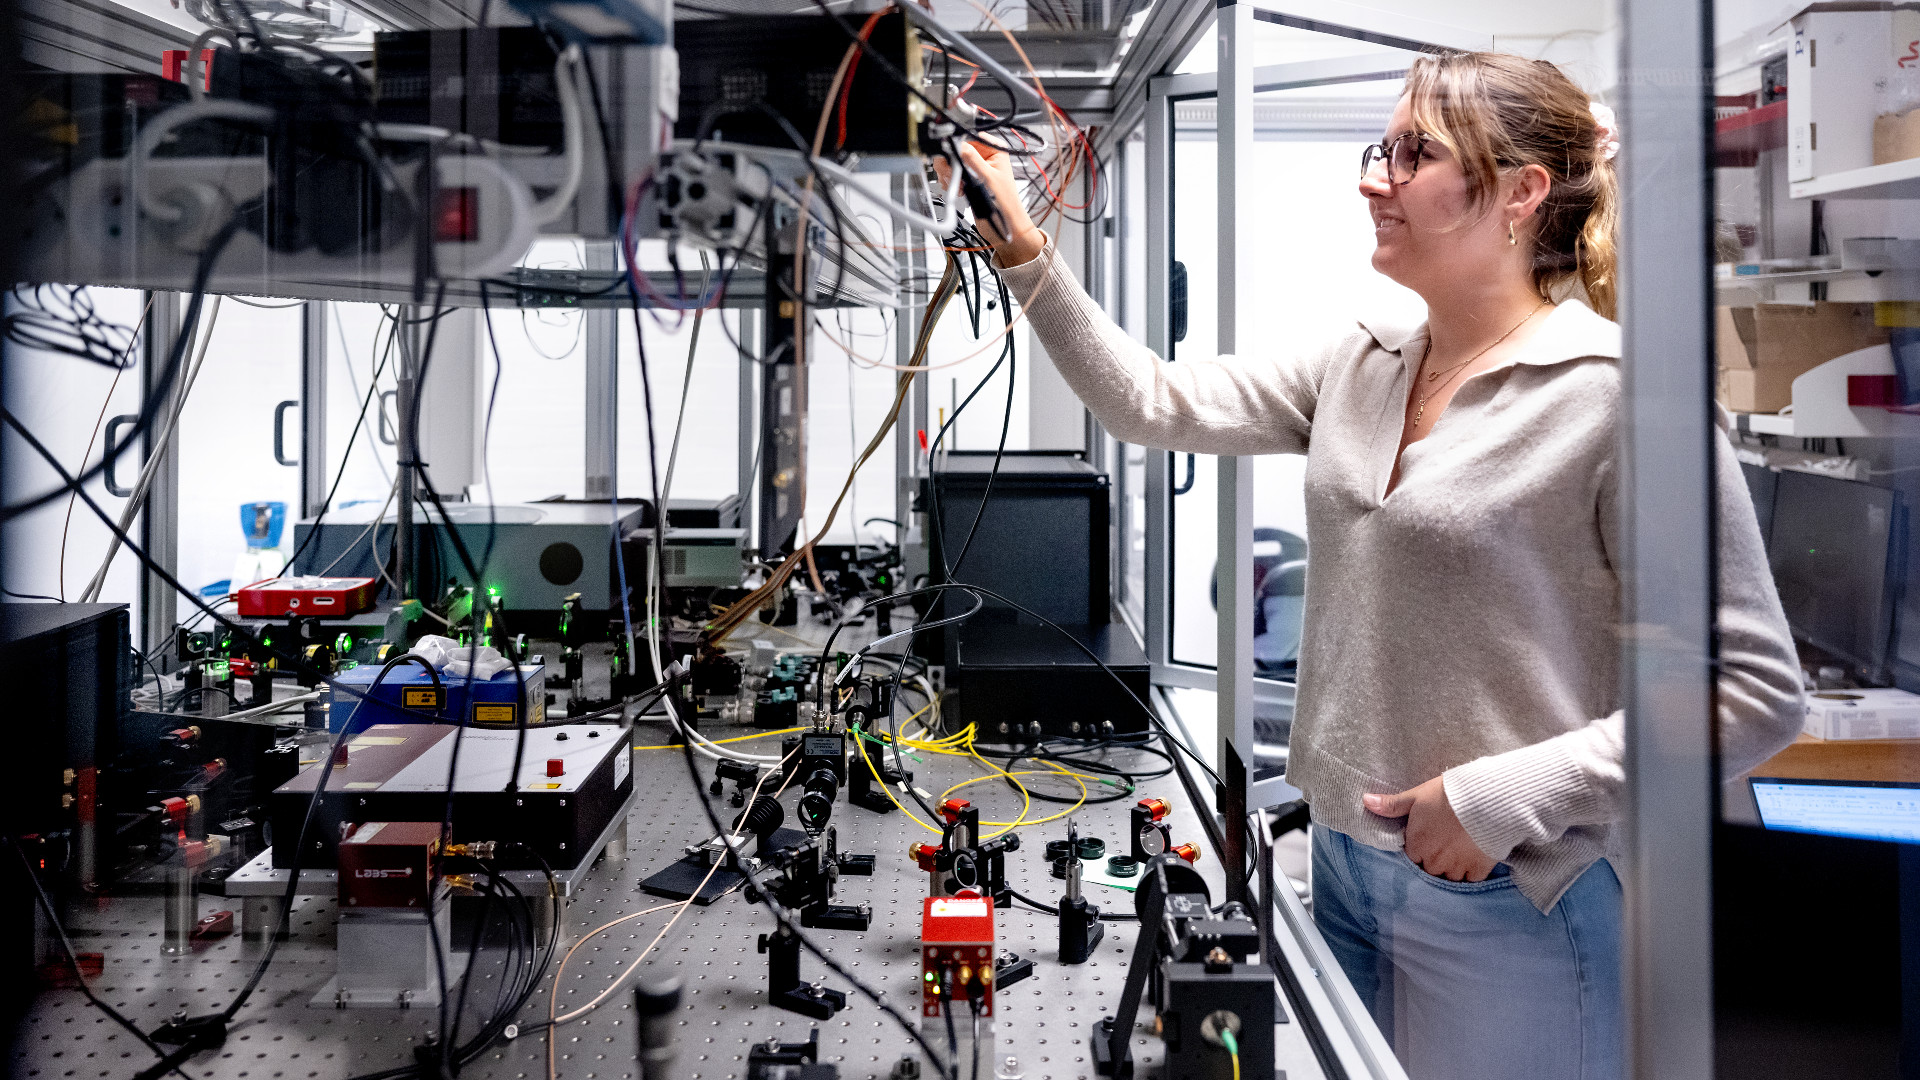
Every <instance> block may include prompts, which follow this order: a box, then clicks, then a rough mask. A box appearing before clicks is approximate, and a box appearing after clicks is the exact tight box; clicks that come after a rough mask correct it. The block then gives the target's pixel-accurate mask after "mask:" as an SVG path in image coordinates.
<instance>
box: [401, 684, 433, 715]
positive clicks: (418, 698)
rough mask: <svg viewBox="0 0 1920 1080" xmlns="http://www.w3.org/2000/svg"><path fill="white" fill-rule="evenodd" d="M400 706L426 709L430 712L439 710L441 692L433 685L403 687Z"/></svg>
mask: <svg viewBox="0 0 1920 1080" xmlns="http://www.w3.org/2000/svg"><path fill="white" fill-rule="evenodd" d="M400 707H401V708H403V709H426V710H428V711H429V712H437V711H439V709H440V692H439V691H438V690H435V689H434V688H433V687H431V686H405V687H401V688H400Z"/></svg>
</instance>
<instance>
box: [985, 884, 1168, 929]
mask: <svg viewBox="0 0 1920 1080" xmlns="http://www.w3.org/2000/svg"><path fill="white" fill-rule="evenodd" d="M1007 892H1009V893H1011V894H1012V895H1013V898H1014V899H1015V900H1018V901H1020V902H1021V903H1023V904H1025V905H1027V906H1028V907H1030V908H1032V909H1033V910H1035V911H1037V912H1039V913H1040V914H1042V915H1051V916H1053V917H1054V918H1056V919H1057V918H1059V917H1060V909H1059V908H1057V907H1054V906H1053V905H1052V904H1043V903H1041V902H1040V901H1038V900H1035V899H1034V898H1033V897H1031V896H1028V895H1026V894H1025V893H1022V892H1019V891H1018V890H1015V889H1008V890H1007ZM1100 921H1101V922H1139V921H1140V916H1138V915H1132V914H1128V913H1127V912H1124V911H1116V912H1114V913H1113V914H1111V915H1109V914H1107V913H1106V912H1104V911H1103V912H1101V913H1100Z"/></svg>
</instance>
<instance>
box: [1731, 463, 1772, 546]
mask: <svg viewBox="0 0 1920 1080" xmlns="http://www.w3.org/2000/svg"><path fill="white" fill-rule="evenodd" d="M1740 473H1741V475H1743V476H1745V477H1746V478H1747V493H1748V494H1749V495H1752V496H1753V516H1754V517H1755V518H1758V519H1759V521H1760V542H1761V543H1763V544H1764V543H1766V542H1767V536H1768V535H1769V534H1771V533H1772V532H1773V494H1774V491H1775V490H1776V489H1777V488H1778V487H1779V484H1780V474H1779V473H1777V472H1774V471H1773V470H1772V469H1769V468H1767V467H1766V466H1765V465H1755V464H1752V463H1751V462H1746V461H1743V462H1741V463H1740Z"/></svg>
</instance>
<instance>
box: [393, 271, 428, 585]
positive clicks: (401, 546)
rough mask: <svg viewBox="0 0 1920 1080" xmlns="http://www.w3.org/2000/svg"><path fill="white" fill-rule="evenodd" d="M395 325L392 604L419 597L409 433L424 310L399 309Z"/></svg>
mask: <svg viewBox="0 0 1920 1080" xmlns="http://www.w3.org/2000/svg"><path fill="white" fill-rule="evenodd" d="M400 311H401V326H400V327H399V328H398V329H397V330H396V331H395V333H396V334H397V335H398V337H399V342H400V349H399V353H400V370H399V373H398V374H397V375H396V376H395V377H394V381H393V385H394V390H395V393H394V418H393V442H394V459H393V467H394V468H395V469H396V470H398V477H399V483H400V491H399V494H398V495H397V496H396V498H395V499H394V503H395V505H394V514H395V516H394V528H393V532H394V540H395V544H394V548H395V554H394V568H393V569H394V575H393V579H394V581H395V582H396V583H397V584H398V585H399V589H400V595H399V596H398V597H395V599H396V600H411V599H414V598H416V597H418V596H419V595H420V590H419V581H418V580H417V579H418V575H419V573H420V565H419V563H420V559H419V553H420V543H419V536H418V534H417V533H416V529H415V525H414V520H413V510H414V507H415V506H417V505H418V504H419V501H420V473H419V465H420V462H419V460H418V454H419V449H420V433H419V432H418V431H417V430H416V429H415V426H414V422H413V421H414V416H415V408H414V401H415V400H416V399H417V398H418V397H419V395H420V354H421V353H422V352H423V351H424V350H425V349H426V342H427V338H428V336H429V328H430V327H431V326H432V315H433V314H434V313H433V312H432V311H430V310H429V309H427V308H425V307H423V306H421V305H419V304H410V305H408V306H407V307H404V308H401V309H400Z"/></svg>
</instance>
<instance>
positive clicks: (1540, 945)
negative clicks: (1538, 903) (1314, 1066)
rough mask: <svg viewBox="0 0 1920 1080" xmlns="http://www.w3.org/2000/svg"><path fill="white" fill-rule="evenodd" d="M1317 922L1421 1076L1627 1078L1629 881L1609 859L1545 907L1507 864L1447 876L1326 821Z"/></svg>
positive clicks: (1317, 858)
mask: <svg viewBox="0 0 1920 1080" xmlns="http://www.w3.org/2000/svg"><path fill="white" fill-rule="evenodd" d="M1313 921H1314V924H1315V925H1316V926H1318V927H1319V928H1320V933H1321V935H1322V936H1323V937H1325V938H1326V940H1327V944H1328V945H1329V946H1331V947H1332V949H1333V953H1334V956H1336V957H1337V958H1338V959H1339V961H1340V966H1341V968H1343V969H1344V970H1345V971H1346V973H1347V978H1348V980H1350V981H1351V982H1352V983H1353V988H1354V989H1355V990H1356V991H1358V992H1359V994H1360V1000H1361V1001H1362V1002H1364V1003H1365V1004H1366V1006H1367V1008H1368V1009H1369V1010H1371V1011H1372V1013H1373V1018H1374V1020H1375V1021H1376V1022H1377V1023H1378V1024H1379V1025H1380V1030H1381V1032H1383V1033H1384V1034H1385V1035H1386V1037H1387V1041H1388V1042H1389V1043H1391V1044H1392V1045H1393V1050H1394V1054H1395V1055H1396V1056H1398V1057H1399V1059H1400V1062H1401V1064H1402V1065H1404V1066H1405V1067H1406V1070H1407V1075H1408V1076H1409V1077H1410V1078H1411V1080H1455V1078H1459V1080H1469V1078H1471V1080H1619V1078H1620V1077H1622V1076H1623V1075H1624V1074H1625V1067H1624V1065H1623V1062H1622V1055H1623V1051H1624V1047H1623V1045H1622V1043H1623V1036H1624V1027H1623V1017H1622V1014H1621V996H1620V994H1621V991H1620V879H1619V878H1617V877H1615V876H1614V873H1613V868H1612V867H1611V866H1610V865H1608V863H1607V862H1606V860H1604V859H1603V860H1601V861H1600V862H1597V863H1595V864H1593V866H1591V867H1589V868H1588V869H1587V871H1586V873H1584V874H1582V875H1580V878H1579V880H1578V881H1575V882H1574V883H1573V885H1572V887H1570V888H1569V889H1568V890H1567V891H1566V893H1565V894H1564V895H1562V896H1561V897H1560V902H1559V903H1557V904H1555V905H1554V907H1553V910H1552V911H1549V912H1547V913H1546V914H1544V915H1542V914H1541V913H1540V909H1539V908H1536V907H1534V906H1533V902H1532V901H1530V900H1528V899H1527V898H1526V897H1524V896H1522V895H1520V890H1519V889H1518V888H1516V887H1515V886H1514V883H1513V878H1512V876H1511V873H1510V872H1509V870H1508V869H1507V865H1506V864H1505V863H1501V864H1500V865H1499V866H1497V867H1495V868H1494V871H1493V875H1492V876H1491V877H1489V878H1487V880H1485V881H1480V882H1471V883H1470V882H1455V881H1448V880H1446V879H1445V878H1436V877H1434V876H1432V875H1430V874H1428V873H1427V872H1426V871H1424V870H1422V869H1420V868H1419V867H1418V866H1416V865H1414V863H1413V861H1412V860H1411V859H1408V858H1407V857H1406V855H1405V854H1403V853H1402V852H1399V851H1382V850H1380V849H1379V848H1374V847H1369V846H1367V845H1365V844H1362V843H1360V842H1359V841H1357V840H1354V839H1352V838H1351V837H1348V836H1346V835H1344V834H1342V833H1338V832H1335V831H1333V830H1332V829H1327V828H1322V827H1321V826H1319V825H1315V826H1314V827H1313Z"/></svg>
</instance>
